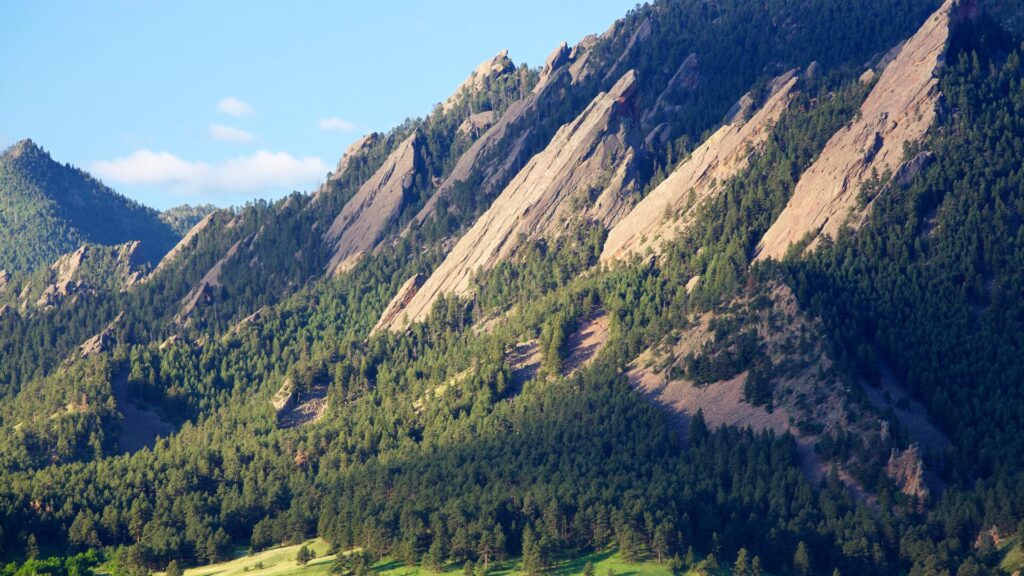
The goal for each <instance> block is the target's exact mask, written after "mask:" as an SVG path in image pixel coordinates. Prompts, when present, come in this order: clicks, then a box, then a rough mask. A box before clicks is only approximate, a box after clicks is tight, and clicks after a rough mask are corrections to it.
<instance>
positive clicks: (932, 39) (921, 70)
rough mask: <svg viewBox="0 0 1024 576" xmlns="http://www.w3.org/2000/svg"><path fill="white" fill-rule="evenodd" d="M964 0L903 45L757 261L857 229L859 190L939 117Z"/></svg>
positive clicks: (951, 0) (806, 179)
mask: <svg viewBox="0 0 1024 576" xmlns="http://www.w3.org/2000/svg"><path fill="white" fill-rule="evenodd" d="M957 6H958V2H956V1H955V0H946V2H945V4H943V5H942V7H941V8H940V9H939V10H938V11H937V12H935V13H934V14H932V16H931V17H929V18H928V21H927V22H925V24H924V26H922V27H921V29H920V30H919V31H918V32H917V33H916V34H914V36H912V37H911V38H910V39H909V40H908V41H907V42H906V43H905V44H904V45H903V47H902V49H900V51H899V54H897V55H896V57H895V58H894V59H893V60H892V62H890V63H889V64H888V65H887V66H886V67H885V70H884V71H883V72H882V74H881V77H879V79H878V82H877V84H875V86H874V88H872V90H871V93H870V94H868V97H867V99H865V100H864V103H863V105H862V106H861V108H860V115H859V116H858V118H857V119H856V120H855V121H854V122H853V123H852V124H851V125H849V126H847V127H845V128H843V129H841V130H840V131H839V132H837V133H836V134H835V135H834V136H832V138H831V139H830V140H829V141H828V143H827V144H826V145H825V148H824V150H822V152H821V155H820V156H819V157H818V159H817V160H816V161H815V162H814V164H812V165H811V167H810V168H808V169H807V171H806V172H804V174H803V175H802V176H801V177H800V181H799V182H798V183H797V185H796V189H795V190H794V191H793V196H792V198H790V200H789V203H788V204H787V205H786V208H785V209H784V210H783V211H782V214H780V215H779V218H778V219H777V220H776V221H775V222H774V223H773V224H772V226H771V228H769V229H768V232H767V233H765V235H764V237H763V238H762V239H761V241H760V242H759V244H758V253H757V259H759V260H760V259H765V258H775V259H779V258H782V257H783V256H784V255H785V254H786V251H787V250H788V249H789V247H790V246H791V245H792V244H796V243H798V242H800V241H802V240H804V239H805V238H807V237H808V236H809V237H810V238H811V243H810V246H811V247H812V248H813V247H814V246H815V245H816V244H817V242H818V240H819V239H820V238H821V236H822V235H823V234H827V235H830V236H833V237H835V235H836V233H837V232H838V231H839V230H840V229H841V228H842V227H843V225H845V224H849V225H851V226H853V227H856V226H858V225H859V224H860V222H861V220H862V219H863V217H864V214H865V213H866V207H865V208H862V207H861V206H859V203H858V199H857V195H858V193H859V192H860V190H861V186H862V185H863V183H864V182H865V181H866V180H868V179H869V178H871V177H872V175H873V174H876V173H877V174H879V175H884V174H885V173H886V171H892V172H895V171H896V170H897V169H898V168H899V167H900V165H901V164H902V163H903V162H904V158H903V146H904V144H907V143H911V142H916V141H918V140H920V139H921V138H922V137H923V136H924V135H925V133H926V132H927V131H928V129H929V127H931V125H932V123H933V121H934V120H935V114H936V104H937V103H938V100H939V86H938V83H939V81H938V74H937V72H938V71H939V69H940V68H941V66H942V64H943V62H944V57H945V52H946V45H947V42H948V40H949V30H950V22H951V19H952V17H953V12H954V11H955V10H956V8H957Z"/></svg>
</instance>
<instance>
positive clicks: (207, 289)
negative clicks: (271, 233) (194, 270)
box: [178, 240, 242, 322]
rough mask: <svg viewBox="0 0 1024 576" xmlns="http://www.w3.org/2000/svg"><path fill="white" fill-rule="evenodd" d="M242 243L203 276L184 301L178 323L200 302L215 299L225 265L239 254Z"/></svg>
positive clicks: (229, 250) (233, 245)
mask: <svg viewBox="0 0 1024 576" xmlns="http://www.w3.org/2000/svg"><path fill="white" fill-rule="evenodd" d="M241 244H242V241H241V240H239V241H238V242H235V243H234V244H232V245H231V248H228V251H227V254H225V255H224V256H223V257H222V258H221V259H220V260H217V262H216V263H215V264H214V265H213V266H212V267H211V268H210V269H209V270H207V271H206V274H203V277H202V278H201V279H200V280H199V284H197V285H196V287H195V288H193V289H192V290H191V291H190V292H189V293H188V294H187V295H186V296H185V299H184V300H183V301H182V306H181V310H180V311H179V312H178V321H179V322H180V321H182V320H183V319H184V318H186V317H187V316H188V315H190V314H191V313H192V311H193V310H195V308H196V306H198V305H199V302H201V301H203V300H206V301H210V300H212V299H213V289H214V288H216V287H218V286H220V274H221V271H222V270H223V269H224V264H226V263H227V261H228V260H230V259H232V258H234V256H235V254H237V253H238V248H239V247H240V246H241Z"/></svg>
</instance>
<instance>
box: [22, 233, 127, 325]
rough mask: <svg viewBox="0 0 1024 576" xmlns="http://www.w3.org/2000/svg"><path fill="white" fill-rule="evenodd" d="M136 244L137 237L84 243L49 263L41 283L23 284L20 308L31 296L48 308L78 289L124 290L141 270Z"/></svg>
mask: <svg viewBox="0 0 1024 576" xmlns="http://www.w3.org/2000/svg"><path fill="white" fill-rule="evenodd" d="M140 246H141V242H139V241H137V240H136V241H133V242H126V243H124V244H118V245H115V246H100V245H93V244H85V245H83V246H81V247H80V248H79V249H78V250H75V251H74V252H71V253H68V254H65V255H63V256H61V257H60V258H58V259H57V261H56V262H54V263H53V264H51V265H50V268H49V270H47V274H46V275H45V276H44V278H43V280H42V284H40V283H39V281H38V280H33V281H32V282H31V283H30V284H28V285H26V286H25V290H24V291H23V293H22V295H21V300H22V308H27V307H28V304H29V303H30V301H31V300H32V299H33V298H34V299H35V301H34V302H33V304H34V305H35V307H36V308H40V309H50V308H54V307H56V306H59V305H60V304H61V303H62V302H64V300H66V299H67V298H69V297H71V296H73V295H75V294H78V293H82V292H87V291H88V292H94V291H96V290H110V291H124V290H127V289H128V288H130V287H132V286H134V285H135V284H137V283H138V282H139V281H140V280H141V279H142V277H143V274H144V263H143V261H142V258H141V257H140V255H139V252H140Z"/></svg>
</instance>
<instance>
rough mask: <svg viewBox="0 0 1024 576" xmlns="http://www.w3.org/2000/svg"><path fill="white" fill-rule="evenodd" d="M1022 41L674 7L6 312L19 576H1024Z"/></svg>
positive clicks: (1012, 29) (957, 12)
mask: <svg viewBox="0 0 1024 576" xmlns="http://www.w3.org/2000/svg"><path fill="white" fill-rule="evenodd" d="M1019 22H1020V7H1019V5H1018V4H1016V3H1010V2H999V3H996V2H991V3H985V2H975V1H972V0H945V1H944V2H939V1H933V0H920V1H918V0H898V1H894V0H865V1H863V2H856V3H852V2H845V1H839V0H835V1H833V0H814V1H810V0H808V1H797V2H794V1H792V0H786V1H783V0H768V1H765V2H748V1H743V0H723V1H719V2H705V1H698V0H660V1H658V2H654V3H652V4H646V5H642V6H638V7H636V8H635V9H633V10H631V11H630V12H629V13H627V14H626V15H625V16H624V17H623V18H622V19H620V20H618V21H616V22H615V23H613V24H612V25H611V26H610V27H609V28H608V29H607V30H606V31H605V32H603V33H601V34H595V35H592V36H588V37H586V38H584V39H582V40H581V41H580V42H579V43H577V44H576V45H574V46H569V45H568V44H560V45H558V46H556V47H555V48H554V50H553V51H552V52H551V54H550V56H549V57H548V58H547V60H546V61H545V63H544V64H543V65H542V66H539V67H535V68H530V67H527V66H525V65H516V64H514V62H513V60H512V59H511V57H510V55H509V53H508V52H507V51H504V50H502V51H500V52H498V53H497V55H496V56H494V57H492V58H489V59H487V60H485V61H484V62H483V63H481V65H480V66H478V67H477V68H476V69H475V70H474V71H473V72H472V73H471V74H470V75H469V76H468V78H467V79H466V80H465V81H464V82H463V83H462V84H460V85H459V86H457V87H455V89H454V91H453V93H452V95H451V96H450V97H449V98H446V99H445V100H444V101H443V102H441V103H439V104H438V105H437V106H435V107H434V108H433V109H432V110H431V111H430V113H429V114H427V115H426V116H424V117H422V118H415V119H410V120H408V121H406V122H404V123H403V124H401V125H399V126H396V127H394V128H393V129H391V130H388V131H384V132H375V133H371V134H368V135H366V136H365V137H363V138H361V139H359V140H358V141H357V142H355V143H354V144H352V145H351V146H350V147H349V148H348V149H347V150H345V151H344V153H342V154H341V157H340V159H339V161H338V164H337V166H336V168H335V170H334V171H332V172H331V173H330V174H329V175H328V177H327V178H326V180H325V182H324V184H323V185H322V186H320V187H319V188H318V189H317V190H315V191H312V192H311V193H309V194H303V193H295V194H292V195H290V196H288V197H286V198H282V199H280V200H278V201H275V202H266V201H255V202H251V203H249V204H247V205H245V206H243V207H239V208H232V209H220V210H212V211H207V210H206V209H195V210H192V209H182V210H177V211H176V213H177V214H178V216H175V217H173V218H171V220H172V221H173V222H175V226H176V227H177V228H178V229H179V230H184V229H185V227H186V225H190V227H189V228H188V231H187V233H185V234H184V235H183V237H182V238H181V239H180V240H179V241H178V242H177V243H176V244H175V245H174V246H173V248H171V247H170V246H169V245H168V246H167V248H166V249H165V250H164V251H163V252H164V253H162V255H163V257H162V258H160V259H159V263H158V264H157V265H156V266H155V267H147V266H145V265H140V259H139V258H138V257H137V253H138V250H140V249H141V247H142V246H144V244H145V240H142V243H141V244H139V243H138V242H136V241H137V240H139V239H138V238H136V239H135V240H136V241H133V242H127V243H120V244H104V245H98V244H97V243H95V242H94V241H90V242H88V243H84V244H83V245H82V246H80V247H79V246H75V248H73V249H71V250H68V251H67V252H68V253H67V254H65V255H64V256H59V255H58V256H54V257H53V259H52V260H50V261H47V262H45V263H44V264H41V265H40V266H38V267H37V270H36V271H35V272H34V273H32V274H21V275H11V274H0V302H2V303H3V304H4V305H5V306H4V308H0V463H2V466H0V545H2V549H3V550H5V551H6V550H12V551H13V552H9V553H8V554H9V556H10V559H11V560H13V561H14V562H15V563H14V564H11V568H9V569H8V568H3V569H0V570H7V572H5V573H13V571H14V570H24V571H25V572H31V571H33V570H35V571H37V572H44V571H46V572H47V573H65V572H68V573H69V572H70V570H71V569H70V568H67V566H71V565H74V566H78V565H79V564H81V565H82V566H86V567H94V566H95V565H96V564H98V563H100V562H102V563H103V569H105V570H107V571H108V572H110V573H111V574H121V573H124V574H134V573H148V572H150V571H155V570H163V569H165V568H168V572H170V571H172V568H173V567H169V564H170V563H171V562H174V563H175V565H178V563H180V564H181V565H201V564H205V563H215V562H218V561H221V560H225V559H228V558H230V557H232V556H234V555H235V550H237V549H239V548H244V549H248V550H252V551H253V552H258V551H261V550H264V549H267V548H271V547H275V546H278V545H282V544H290V543H294V544H295V545H296V546H297V545H298V544H299V543H300V542H305V541H306V539H308V538H312V537H314V536H315V537H319V538H321V539H322V540H324V541H325V542H326V543H327V546H325V548H327V547H329V548H330V551H331V552H332V553H334V552H339V553H340V554H339V555H337V556H334V557H333V560H330V562H331V563H332V564H330V566H331V569H332V570H333V571H334V572H335V573H339V574H371V573H378V572H379V573H383V572H389V571H391V570H396V569H398V570H407V571H409V572H410V573H413V572H418V571H429V572H435V573H454V572H456V571H461V572H470V571H471V572H472V573H474V574H486V573H488V572H489V571H502V572H504V571H509V572H513V571H521V572H523V573H527V574H531V575H536V574H543V573H577V572H580V571H585V569H584V568H583V565H584V564H585V563H586V562H587V561H592V562H595V563H600V562H614V563H616V564H615V565H616V567H617V568H616V569H618V567H619V566H620V564H618V563H621V565H622V566H625V568H623V570H628V571H631V572H632V571H636V572H640V571H646V570H651V571H664V572H666V573H667V572H668V571H669V570H671V571H673V572H674V573H720V574H726V573H732V574H744V575H750V574H756V573H772V574H800V575H808V574H835V573H837V572H838V573H841V574H879V575H882V574H886V575H887V574H913V575H925V574H929V575H931V574H958V575H969V574H998V573H1002V572H1010V573H1012V571H1013V570H1019V569H1021V568H1022V567H1021V566H1019V565H1018V564H1019V560H1018V558H1019V550H1018V548H1017V547H1018V546H1019V544H1018V543H1019V542H1020V540H1021V538H1022V537H1024V536H1022V535H1024V532H1022V530H1024V526H1022V524H1021V521H1022V520H1024V507H1022V503H1024V434H1022V431H1024V402H1022V400H1024V361H1022V358H1024V330H1022V328H1024V297H1022V296H1024V272H1022V271H1024V192H1022V191H1024V181H1022V178H1024V171H1021V170H1020V166H1021V165H1022V159H1024V150H1022V148H1021V146H1020V145H1019V144H1020V142H1021V141H1022V140H1024V116H1022V115H1021V114H1020V113H1019V112H1020V110H1021V103H1022V102H1024V68H1022V66H1021V58H1022V56H1024V51H1022V48H1021V46H1022V42H1021V40H1022V38H1021V37H1020V36H1018V35H1016V34H1019V30H1018V28H1019ZM339 152H340V151H339ZM55 194H56V192H55ZM26 202H27V201H26ZM26 205H28V204H26ZM32 205H33V206H34V204H32ZM46 206H49V204H46ZM147 214H149V213H148V212H147ZM152 217H153V215H152V214H150V215H149V216H147V218H152ZM157 217H158V216H157ZM168 218H170V217H169V216H168ZM186 223H187V224H186ZM99 244H103V243H99ZM151 261H152V260H151ZM147 272H148V273H147ZM33 542H35V545H36V546H40V544H41V545H42V546H41V547H42V548H43V549H52V550H60V551H61V552H60V553H59V555H60V556H61V557H60V558H54V559H43V560H32V559H30V558H28V556H29V555H28V554H25V553H22V552H21V550H26V551H28V550H31V547H32V545H33V544H32V543H33ZM318 546H319V545H318ZM317 549H318V550H321V549H320V548H317ZM321 551H322V550H321ZM73 554H77V556H73ZM260 557H261V558H263V557H266V558H270V557H271V554H269V553H268V554H267V555H265V556H260ZM306 559H307V560H308V558H306ZM47 562H50V563H51V564H53V566H51V564H46V563H47ZM235 564H237V565H239V566H243V567H244V568H245V569H246V570H245V571H248V572H251V573H253V574H254V575H261V574H263V573H265V572H269V571H275V570H279V569H282V568H281V565H280V564H279V565H275V566H267V567H264V566H260V565H259V564H256V563H254V562H253V561H252V560H246V559H244V558H238V559H236V560H235V562H234V563H233V564H232V565H235ZM399 564H401V565H402V566H401V567H399ZM57 565H59V566H60V568H57V567H54V566H57ZM327 566H328V564H327V563H326V562H324V563H319V564H317V563H310V564H308V565H302V566H299V565H296V566H295V568H294V569H295V570H296V571H300V572H305V571H309V572H310V573H320V572H322V571H323V570H324V569H325V568H326V567H327ZM755 566H756V568H755ZM51 568H52V570H51ZM222 568H223V567H217V568H212V567H211V568H209V569H210V570H220V569H222Z"/></svg>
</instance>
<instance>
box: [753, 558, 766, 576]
mask: <svg viewBox="0 0 1024 576" xmlns="http://www.w3.org/2000/svg"><path fill="white" fill-rule="evenodd" d="M762 574H764V570H763V569H762V568H761V557H760V556H754V559H753V560H752V561H751V562H750V576H762Z"/></svg>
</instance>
